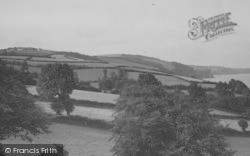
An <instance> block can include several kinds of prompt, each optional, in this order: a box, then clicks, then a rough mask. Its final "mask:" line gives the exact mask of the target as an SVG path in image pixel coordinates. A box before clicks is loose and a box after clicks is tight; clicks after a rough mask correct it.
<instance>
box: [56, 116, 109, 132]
mask: <svg viewBox="0 0 250 156" xmlns="http://www.w3.org/2000/svg"><path fill="white" fill-rule="evenodd" d="M53 121H54V122H58V123H64V124H69V125H75V126H87V127H92V128H100V129H106V130H110V129H111V128H112V127H113V124H112V123H111V122H107V121H104V120H97V119H89V118H86V117H82V116H73V115H71V116H57V117H55V118H54V119H53Z"/></svg>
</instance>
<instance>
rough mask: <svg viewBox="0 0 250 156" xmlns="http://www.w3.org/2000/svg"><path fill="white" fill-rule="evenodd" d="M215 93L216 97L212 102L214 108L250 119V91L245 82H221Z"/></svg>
mask: <svg viewBox="0 0 250 156" xmlns="http://www.w3.org/2000/svg"><path fill="white" fill-rule="evenodd" d="M215 92H216V96H215V97H214V98H213V99H211V100H210V103H211V105H212V107H214V108H218V109H222V110H227V111H230V112H234V113H240V114H242V115H243V116H245V117H250V116H249V114H250V113H249V112H250V90H249V88H248V87H247V86H246V85H245V84H244V83H243V82H241V81H238V80H234V79H232V80H230V82H229V83H222V82H220V83H218V84H217V85H216V88H215Z"/></svg>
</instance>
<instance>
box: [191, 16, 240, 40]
mask: <svg viewBox="0 0 250 156" xmlns="http://www.w3.org/2000/svg"><path fill="white" fill-rule="evenodd" d="M229 15H231V13H230V12H229V13H225V14H220V15H217V16H214V17H211V18H208V19H204V18H202V17H198V18H192V19H190V20H189V22H188V25H189V27H190V28H191V30H189V32H188V37H189V38H190V39H191V40H196V39H198V38H201V37H205V39H206V40H211V39H215V38H217V37H218V36H221V35H225V34H229V33H232V32H235V26H237V23H234V22H232V21H231V19H230V18H229Z"/></svg>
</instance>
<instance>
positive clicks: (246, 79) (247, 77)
mask: <svg viewBox="0 0 250 156" xmlns="http://www.w3.org/2000/svg"><path fill="white" fill-rule="evenodd" d="M231 79H235V80H240V81H242V82H243V83H245V84H246V85H247V86H248V88H250V74H236V75H214V78H209V79H205V80H208V81H212V82H220V81H221V82H229V81H230V80H231Z"/></svg>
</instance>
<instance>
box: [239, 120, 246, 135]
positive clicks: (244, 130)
mask: <svg viewBox="0 0 250 156" xmlns="http://www.w3.org/2000/svg"><path fill="white" fill-rule="evenodd" d="M238 125H239V126H240V127H241V129H242V131H243V132H246V129H247V127H248V122H247V120H245V119H241V120H239V121H238Z"/></svg>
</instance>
